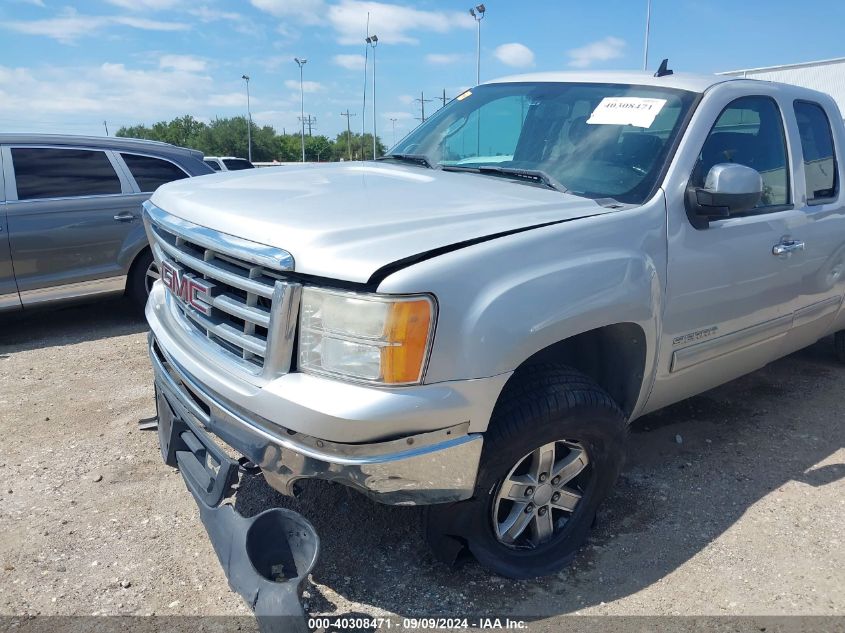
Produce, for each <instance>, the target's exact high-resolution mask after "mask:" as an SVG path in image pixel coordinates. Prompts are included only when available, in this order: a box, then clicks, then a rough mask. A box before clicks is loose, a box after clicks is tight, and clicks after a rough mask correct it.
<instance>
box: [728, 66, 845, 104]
mask: <svg viewBox="0 0 845 633" xmlns="http://www.w3.org/2000/svg"><path fill="white" fill-rule="evenodd" d="M718 74H720V75H730V76H733V77H747V78H749V79H762V80H764V81H780V82H783V83H786V84H793V85H795V86H803V87H805V88H812V89H813V90H818V91H820V92H826V93H827V94H829V95H830V96H832V97H833V98H834V99H835V100H836V104H837V105H838V106H839V111H840V112H842V113H843V116H844V117H845V57H839V58H837V59H825V60H822V61H818V62H805V63H803V64H786V65H784V66H768V67H766V68H749V69H747V70H731V71H727V72H723V73H718Z"/></svg>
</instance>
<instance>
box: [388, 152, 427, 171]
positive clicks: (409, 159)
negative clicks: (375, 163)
mask: <svg viewBox="0 0 845 633" xmlns="http://www.w3.org/2000/svg"><path fill="white" fill-rule="evenodd" d="M390 158H392V159H394V160H401V161H403V162H406V163H414V164H415V165H422V166H423V167H428V168H429V169H434V166H433V165H432V164H431V161H430V160H428V156H426V155H425V154H385V155H384V156H380V157H379V158H376V160H388V159H390Z"/></svg>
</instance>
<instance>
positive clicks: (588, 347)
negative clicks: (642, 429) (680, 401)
mask: <svg viewBox="0 0 845 633" xmlns="http://www.w3.org/2000/svg"><path fill="white" fill-rule="evenodd" d="M647 355H648V343H647V337H646V333H645V331H644V330H643V328H642V327H641V326H640V325H639V324H637V323H633V322H621V323H612V324H608V325H604V326H601V327H597V328H594V329H592V330H587V331H585V332H581V333H580V334H576V335H573V336H570V337H567V338H565V339H563V340H560V341H558V342H556V343H553V344H551V345H549V346H547V347H545V348H543V349H541V350H539V351H537V352H535V353H534V354H532V355H531V356H529V357H528V358H526V359H525V360H524V361H523V362H522V363H520V365H519V366H518V367H517V368H516V370H515V371H514V373H513V375H512V376H511V377H510V379H509V380H508V383H510V381H511V380H513V379H514V377H515V376H518V375H519V374H520V370H521V369H523V368H525V367H530V366H536V365H541V364H547V363H553V364H555V365H564V366H568V367H571V368H572V369H575V370H577V371H580V372H581V373H583V374H584V375H586V376H588V377H590V378H592V379H593V380H594V381H595V382H596V384H598V385H599V386H600V387H601V388H602V389H604V390H605V391H607V393H608V394H609V395H610V397H611V398H613V400H614V401H615V402H616V404H617V405H619V407H620V409H622V411H623V412H624V414H625V417H626V418H630V417H631V415H632V414H633V413H634V412H635V410H636V409H637V404H638V403H639V402H640V400H641V396H642V391H643V386H644V384H645V378H646V363H647ZM508 383H505V387H504V389H503V390H502V393H504V392H505V391H506V390H507V387H508ZM499 398H501V394H500V395H499Z"/></svg>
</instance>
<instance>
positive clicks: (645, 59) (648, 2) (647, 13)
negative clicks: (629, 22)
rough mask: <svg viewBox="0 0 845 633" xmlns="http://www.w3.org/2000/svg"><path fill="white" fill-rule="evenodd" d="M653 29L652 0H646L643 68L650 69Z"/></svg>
mask: <svg viewBox="0 0 845 633" xmlns="http://www.w3.org/2000/svg"><path fill="white" fill-rule="evenodd" d="M650 30H651V0H646V8H645V46H644V47H643V70H648V34H649V31H650Z"/></svg>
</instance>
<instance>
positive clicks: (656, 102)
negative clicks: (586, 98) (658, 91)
mask: <svg viewBox="0 0 845 633" xmlns="http://www.w3.org/2000/svg"><path fill="white" fill-rule="evenodd" d="M664 105H666V99H649V98H647V97H605V98H604V99H602V100H601V103H599V104H598V105H597V106H596V109H595V110H593V113H592V114H591V115H590V118H589V119H588V120H587V123H589V124H590V125H633V126H635V127H651V124H652V123H654V117H656V116H657V115H658V114H659V113H660V111H661V110H662V109H663V106H664Z"/></svg>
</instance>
